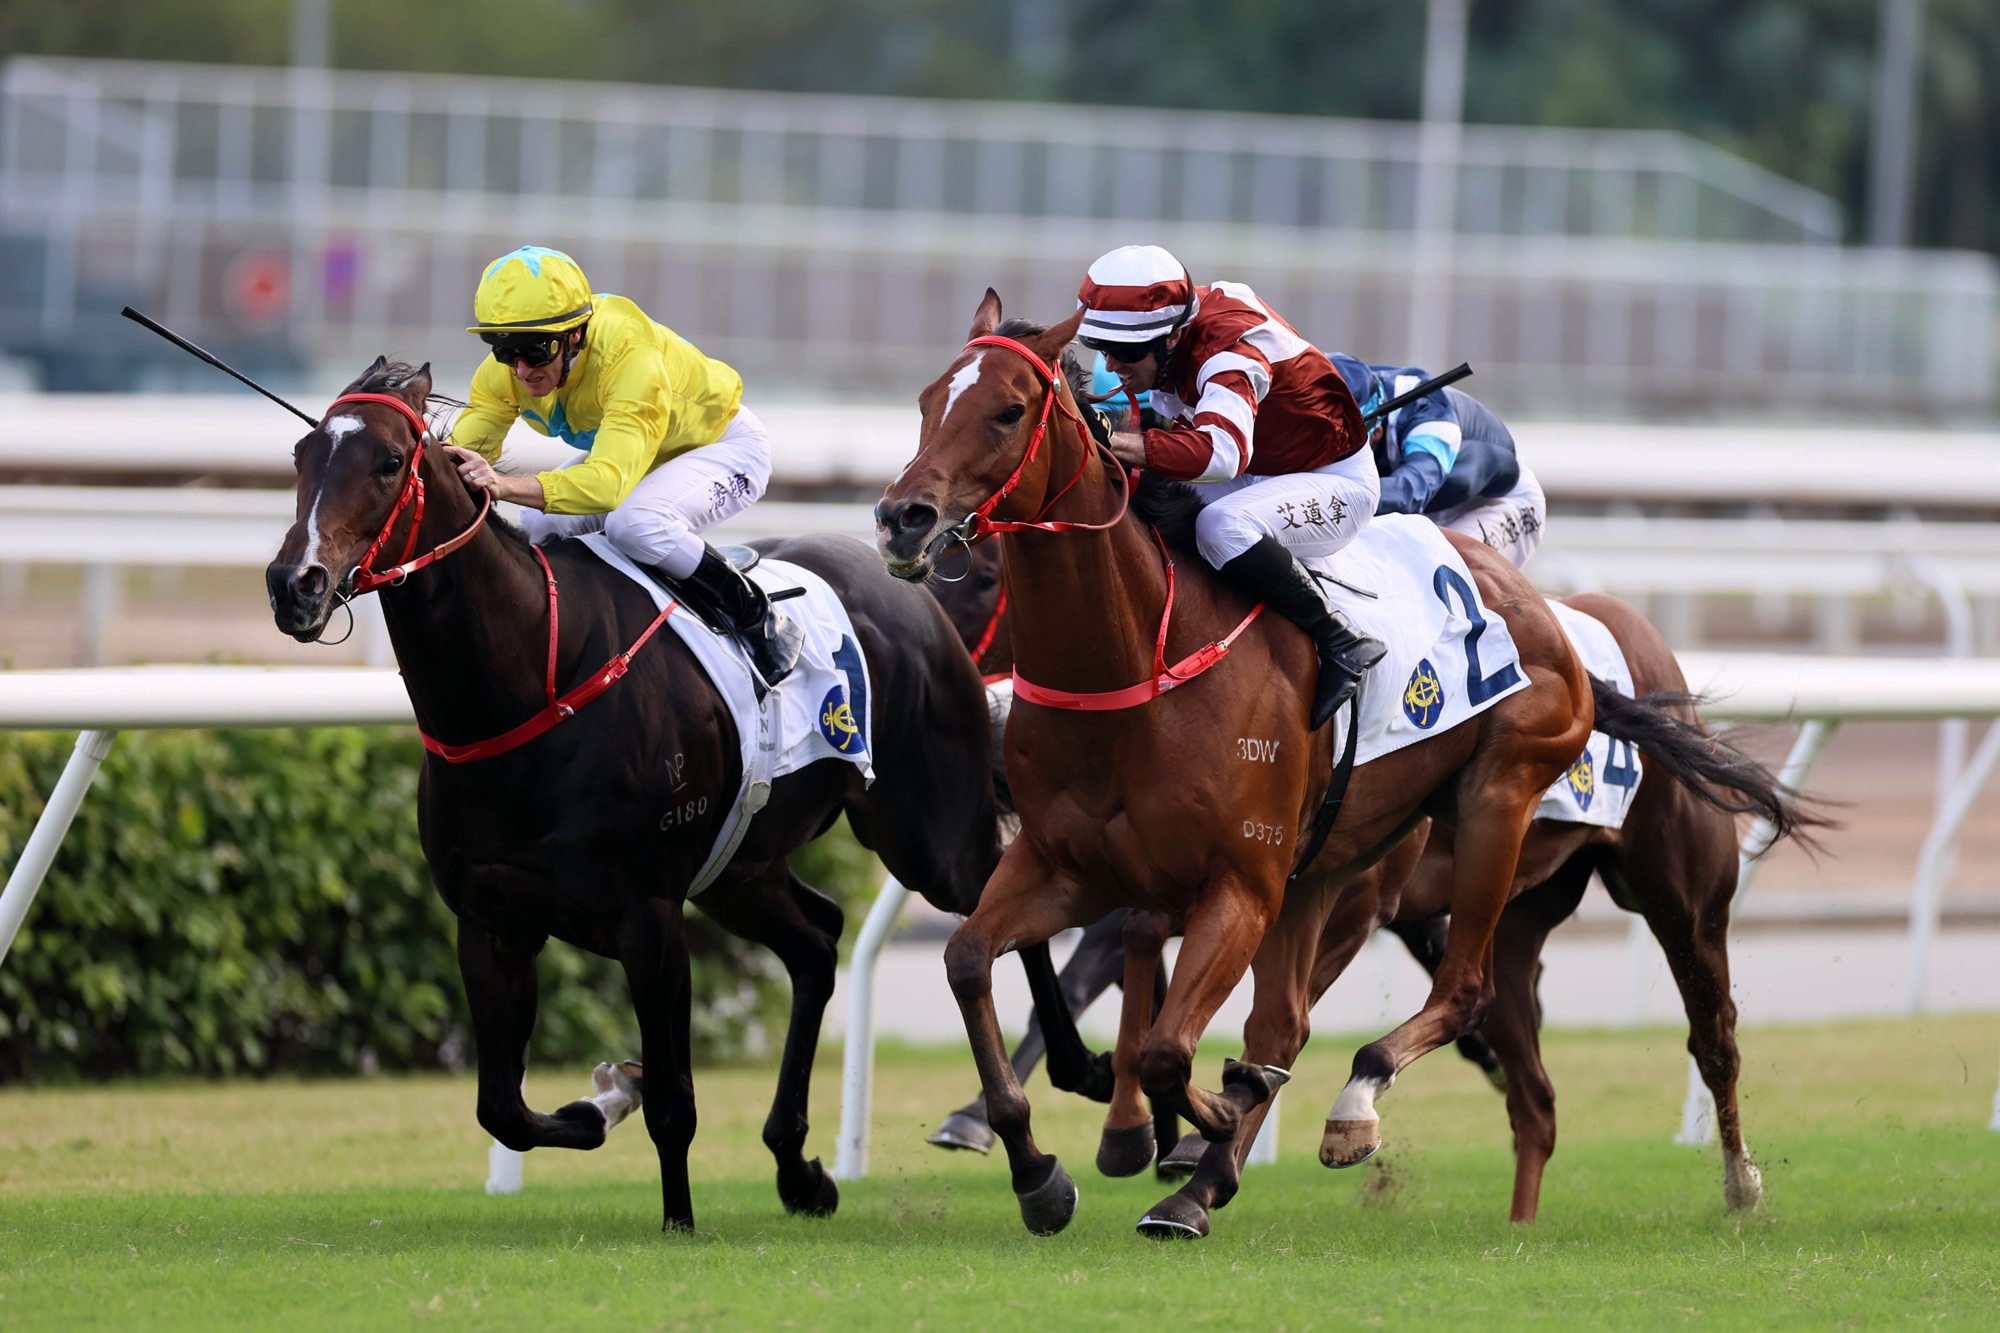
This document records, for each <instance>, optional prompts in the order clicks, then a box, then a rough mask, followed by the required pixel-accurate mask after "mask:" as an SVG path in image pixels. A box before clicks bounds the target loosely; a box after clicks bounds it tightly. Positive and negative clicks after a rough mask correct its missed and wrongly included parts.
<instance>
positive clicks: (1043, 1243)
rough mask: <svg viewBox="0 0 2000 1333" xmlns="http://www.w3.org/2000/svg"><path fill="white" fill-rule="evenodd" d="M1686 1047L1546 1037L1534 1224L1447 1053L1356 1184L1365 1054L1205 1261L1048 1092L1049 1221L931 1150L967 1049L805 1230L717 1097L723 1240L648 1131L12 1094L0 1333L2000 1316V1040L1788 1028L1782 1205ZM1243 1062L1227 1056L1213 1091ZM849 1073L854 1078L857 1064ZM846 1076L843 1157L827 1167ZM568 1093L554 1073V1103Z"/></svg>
mask: <svg viewBox="0 0 2000 1333" xmlns="http://www.w3.org/2000/svg"><path fill="white" fill-rule="evenodd" d="M1679 1040H1680V1038H1679V1034H1677V1033H1672V1032H1668V1031H1665V1030H1648V1031H1641V1032H1621V1033H1587V1034H1554V1035H1552V1036H1551V1037H1550V1039H1549V1063H1550V1067H1551V1070H1552V1072H1553V1074H1554V1076H1555V1080H1556V1086H1557V1090H1558V1094H1559V1096H1560V1097H1561V1099H1562V1101H1561V1116H1562V1135H1563V1137H1562V1143H1561V1146H1560V1147H1559V1148H1558V1150H1557V1154H1556V1157H1555V1159H1554V1161H1553V1163H1552V1164H1551V1166H1550V1170H1549V1176H1548V1181H1547V1185H1546V1188H1545V1190H1544V1193H1543V1202H1542V1220H1541V1222H1540V1223H1538V1224H1537V1225H1535V1226H1533V1227H1528V1228H1516V1227H1510V1226H1508V1224H1507V1223H1506V1221H1505V1215H1506V1205H1507V1193H1508V1186H1509V1181H1510V1178H1511V1169H1512V1166H1511V1161H1510V1158H1509V1155H1508V1152H1507V1132H1506V1126H1505V1118H1504V1114H1503V1112H1502V1109H1501V1107H1500V1104H1499V1098H1498V1097H1497V1096H1495V1095H1494V1093H1493V1092H1492V1091H1491V1090H1490V1089H1488V1088H1487V1087H1486V1086H1485V1085H1484V1083H1483V1081H1482V1080H1481V1079H1480V1078H1479V1077H1478V1075H1477V1074H1476V1072H1475V1071H1473V1070H1471V1069H1470V1067H1469V1066H1465V1065H1464V1064H1463V1062H1462V1061H1459V1060H1458V1059H1457V1058H1456V1057H1455V1056H1454V1055H1452V1054H1451V1053H1450V1052H1440V1053H1438V1054H1437V1055H1434V1056H1432V1057H1430V1058H1428V1059H1426V1060H1424V1061H1422V1062H1420V1063H1419V1064H1418V1065H1416V1066H1414V1067H1413V1068H1412V1069H1411V1070H1410V1071H1409V1072H1408V1073H1407V1074H1406V1075H1405V1076H1404V1078H1403V1080H1402V1081H1401V1082H1399V1083H1398V1085H1397V1087H1396V1088H1395V1090H1394V1091H1393V1092H1392V1093H1391V1094H1389V1095H1388V1096H1387V1097H1385V1098H1384V1099H1383V1102H1382V1110H1383V1114H1384V1126H1385V1131H1386V1136H1387V1145H1388V1146H1387V1147H1386V1149H1385V1151H1384V1154H1383V1156H1382V1158H1381V1159H1379V1160H1378V1162H1376V1163H1371V1164H1370V1165H1368V1166H1365V1167H1362V1168H1360V1169H1359V1170H1355V1171H1349V1172H1339V1173H1336V1172H1329V1171H1326V1170H1324V1169H1322V1168H1321V1167H1320V1166H1319V1165H1318V1163H1317V1161H1316V1159H1315V1158H1314V1157H1313V1155H1312V1153H1313V1148H1314V1146H1315V1145H1316V1142H1317V1133H1318V1127H1317V1121H1318V1120H1319V1118H1320V1116H1321V1115H1322V1114H1323V1112H1324V1108H1325V1105H1326V1104H1327V1102H1328V1101H1330V1099H1331V1097H1332V1095H1333V1093H1334V1091H1335V1090H1336V1089H1337V1088H1338V1085H1339V1083H1340V1081H1341V1076H1342V1074H1343V1073H1344V1069H1345V1064H1346V1060H1347V1058H1348V1056H1349V1055H1350V1054H1351V1051H1352V1048H1353V1042H1352V1041H1318V1042H1315V1044H1314V1046H1313V1047H1312V1048H1311V1049H1309V1050H1308V1052H1307V1054H1306V1055H1305V1056H1304V1057H1303V1058H1302V1059H1301V1060H1300V1062H1299V1070H1298V1078H1297V1080H1296V1081H1295V1082H1294V1084H1293V1085H1292V1087H1291V1088H1289V1089H1288V1090H1287V1093H1286V1100H1285V1116H1284V1124H1283V1134H1282V1136H1281V1138H1282V1141H1283V1148H1284V1156H1283V1157H1282V1159H1281V1161H1280V1163H1279V1165H1277V1166H1275V1167H1265V1168H1255V1169H1253V1170H1252V1171H1251V1172H1250V1173H1249V1175H1248V1178H1247V1180H1246V1184H1245V1189H1244V1192H1243V1194H1242V1195H1241V1196H1240V1197H1239V1198H1238V1200H1237V1201H1236V1202H1235V1203H1234V1204H1232V1205H1231V1206H1230V1207H1229V1208H1228V1209H1226V1210H1224V1211H1222V1212H1219V1213H1218V1214H1216V1218H1215V1222H1216V1232H1215V1235H1213V1236H1212V1237H1211V1238H1209V1239H1208V1240H1207V1241H1203V1242H1199V1243H1195V1244H1184V1243H1183V1244H1173V1245H1158V1244H1153V1243H1150V1242H1146V1241H1143V1240H1141V1239H1139V1238H1138V1237H1136V1236H1134V1235H1133V1234H1132V1231H1131V1226H1132V1223H1133V1221H1134V1220H1135V1219H1136V1218H1137V1217H1138V1215H1139V1214H1140V1213H1141V1212H1142V1211H1143V1210H1144V1208H1145V1207H1146V1206H1147V1205H1148V1204H1150V1203H1152V1202H1153V1201H1154V1200H1155V1199H1156V1198H1158V1197H1159V1195H1160V1194H1161V1193H1163V1192H1164V1191H1163V1189H1162V1187H1160V1186H1158V1185H1156V1184H1155V1183H1154V1182H1153V1181H1152V1180H1151V1179H1150V1177H1145V1178H1140V1179H1136V1180H1125V1181H1112V1180H1105V1179H1103V1178H1102V1177H1099V1176H1098V1175H1097V1174H1096V1172H1095V1171H1094V1169H1092V1167H1091V1164H1090V1161H1091V1154H1092V1151H1093V1150H1094V1146H1095V1139H1096V1123H1097V1114H1098V1113H1097V1111H1096V1110H1095V1108H1091V1107H1088V1106H1085V1105H1082V1104H1080V1103H1077V1102H1076V1101H1075V1100H1074V1099H1069V1098H1063V1097H1059V1096H1057V1095H1055V1094H1052V1093H1050V1092H1049V1091H1048V1089H1047V1087H1046V1085H1043V1084H1039V1083H1037V1084H1036V1085H1034V1086H1032V1087H1031V1093H1033V1094H1034V1095H1035V1096H1036V1100H1037V1103H1038V1119H1037V1130H1038V1136H1039V1137H1040V1139H1041V1141H1042V1143H1043V1145H1044V1146H1045V1147H1047V1148H1050V1149H1052V1150H1054V1151H1057V1152H1059V1153H1061V1154H1062V1156H1063V1157H1064V1159H1065V1161H1066V1163H1067V1164H1068V1166H1069V1168H1070V1170H1071V1172H1072V1174H1074V1175H1075V1177H1076V1178H1077V1181H1078V1184H1079V1185H1080V1187H1081V1189H1082V1207H1081V1209H1080V1211H1079V1213H1078V1216H1077V1219H1076V1221H1075V1222H1074V1223H1073V1224H1072V1225H1071V1226H1070V1228H1069V1229H1068V1230H1067V1231H1066V1232H1064V1233H1063V1234H1062V1235H1061V1236H1058V1237H1054V1238H1049V1239H1039V1240H1038V1239H1035V1238H1033V1237H1030V1236H1028V1235H1026V1234H1025V1232H1023V1231H1022V1229H1021V1227H1020V1224H1019V1221H1018V1215H1017V1213H1016V1210H1015V1207H1014V1202H1013V1198H1012V1195H1011V1194H1010V1193H1009V1191H1008V1189H1007V1180H1006V1173H1005V1170H1004V1168H1003V1167H1002V1166H1001V1164H1000V1163H998V1162H996V1161H991V1160H987V1159H981V1158H978V1157H973V1156H970V1155H963V1154H960V1155H947V1154H943V1153H939V1152H937V1151H936V1150H934V1149H930V1148H927V1147H925V1146H924V1145H923V1144H922V1143H921V1135H920V1130H921V1128H922V1127H923V1126H924V1125H925V1124H928V1123H930V1122H932V1121H934V1120H935V1119H937V1118H938V1117H939V1116H941V1115H942V1114H943V1113H944V1112H946V1111H948V1110H949V1109H951V1107H952V1106H954V1105H955V1104H957V1103H958V1102H959V1101H960V1100H962V1099H963V1098H964V1096H965V1095H967V1094H968V1093H969V1092H970V1089H971V1082H970V1076H969V1073H968V1071H967V1066H966V1061H965V1058H964V1055H963V1053H962V1052H956V1053H955V1052H949V1051H944V1052H939V1051H912V1050H906V1049H895V1048H888V1049H885V1050H884V1052H883V1059H882V1062H881V1066H880V1069H879V1072H878V1075H877V1089H876V1099H877V1106H878V1115H877V1123H876V1146H875V1161H874V1166H875V1172H874V1174H872V1175H871V1176H870V1177H869V1179H867V1180H865V1181H861V1182H852V1183H849V1184H847V1185H844V1186H843V1187H842V1191H843V1192H842V1202H841V1209H840V1213H839V1215H838V1216H837V1217H835V1218H832V1219H829V1220H826V1221H820V1222H812V1221H804V1220H800V1219H795V1218H789V1217H786V1216H785V1215H784V1213H783V1211H782V1209H781V1208H780V1207H779V1206H778V1203H777V1200H776V1197H775V1194H774V1192H773V1190H772V1188H771V1185H770V1181H769V1170H768V1165H767V1163H768V1158H767V1157H766V1156H765V1155H764V1153H763V1150H762V1148H761V1147H760V1146H759V1145H758V1143H757V1127H758V1125H759V1123H760V1122H761V1119H762V1115H763V1110H764V1103H765V1100H766V1098H767V1097H768V1095H769V1090H770V1083H771V1072H770V1071H769V1070H765V1069H728V1070H706V1071H701V1072H700V1073H699V1075H698V1078H697V1085H698V1090H699V1092H700V1095H701V1097H702V1129H701V1134H700V1137H699V1139H698V1140H697V1146H696V1156H695V1170H696V1179H697V1184H696V1187H695V1207H696V1210H697V1217H698V1220H699V1223H700V1229H699V1230H698V1231H697V1232H696V1233H695V1234H694V1235H689V1236H672V1237H663V1236H662V1235H660V1234H659V1232H658V1230H657V1227H658V1221H659V1197H658V1192H657V1184H656V1174H655V1168H654V1162H653V1157H652V1152H651V1147H650V1144H649V1143H648V1142H647V1140H646V1138H645V1135H644V1133H643V1130H642V1128H641V1127H640V1126H639V1125H638V1124H636V1123H634V1124H631V1125H627V1126H624V1127H621V1129H620V1130H619V1131H618V1132H617V1133H616V1134H614V1135H613V1137H612V1142H611V1143H610V1144H608V1145H607V1146H606V1148H604V1149H602V1150H600V1151H599V1152H596V1153H589V1154H576V1153H569V1154H558V1153H553V1152H538V1153H535V1154H532V1155H530V1157H529V1159H528V1163H527V1179H528V1187H527V1190H526V1192H525V1193H524V1194H522V1195H520V1196H519V1197H515V1198H507V1199H491V1198H487V1197H486V1196H485V1195H484V1194H483V1193H482V1192H481V1188H480V1181H481V1180H482V1179H483V1175H484V1166H485V1151H484V1145H485V1142H486V1140H485V1139H484V1138H483V1137H482V1136H481V1135H480V1134H479V1131H478V1129H477V1127H476V1126H475V1125H473V1124H472V1123H471V1101H472V1087H471V1084H470V1081H469V1080H467V1079H463V1078H448V1077H443V1076H436V1077H412V1078H380V1079H374V1080H367V1081H354V1082H288V1081H273V1082H264V1083H249V1082H229V1083H221V1084H195V1083H143V1084H134V1085H126V1086H119V1087H113V1088H73V1089H61V1088H58V1089H40V1090H28V1091H22V1090H12V1091H8V1092H5V1093H0V1327H6V1328H14V1327H18V1328H55V1327H61V1328H64V1329H69V1328H75V1327H107V1328H119V1329H125V1328H134V1329H151V1328H172V1329H177V1328H195V1327H200V1328H215V1327H242V1326H248V1327H282V1328H284V1329H287V1330H300V1331H303V1330H309V1329H318V1328H342V1329H348V1328H376V1327H391V1328H393V1327H432V1326H435V1327H467V1328H482V1327H485V1328H496V1329H513V1328H583V1327H596V1328H603V1327H606V1326H607V1325H608V1326H613V1327H617V1328H620V1329H648V1328H679V1327H687V1328H743V1329H778V1328H787V1327H791V1328H811V1327H827V1326H839V1327H854V1328H873V1327H895V1328H914V1327H928V1328H945V1327H970V1328H979V1329H985V1328H1019V1327H1036V1328H1045V1329H1054V1328H1069V1327H1081V1326H1086V1325H1088V1326H1093V1327H1096V1326H1102V1325H1105V1324H1107V1323H1112V1322H1114V1321H1116V1322H1117V1323H1118V1324H1120V1325H1122V1326H1129V1327H1144V1326H1145V1325H1146V1324H1147V1323H1148V1322H1158V1321H1161V1320H1165V1319H1172V1320H1174V1321H1175V1322H1176V1323H1189V1324H1196V1325H1202V1326H1216V1327H1245V1328H1256V1329H1259V1330H1264V1331H1266V1333H1270V1331H1275V1330H1280V1329H1283V1330H1286V1331H1287V1333H1298V1331H1299V1330H1303V1329H1306V1328H1322V1329H1325V1328H1336V1327H1345V1326H1352V1325H1356V1324H1361V1325H1374V1324H1386V1325H1392V1326H1405V1327H1421V1326H1452V1327H1467V1326H1470V1327H1475V1328H1487V1327H1511V1326H1515V1325H1527V1324H1540V1325H1557V1326H1576V1325H1602V1326H1609V1327H1621V1328H1624V1327H1655V1326H1664V1327H1673V1328H1682V1327H1694V1326H1700V1327H1728V1328H1735V1327H1744V1328H1766V1327H1803V1328H1832V1327H1865V1326H1873V1325H1887V1324H1896V1325H1899V1326H1900V1325H1906V1324H1910V1323H1928V1322H1933V1321H1937V1320H1941V1319H1948V1320H1949V1321H1950V1322H1951V1323H1953V1324H1960V1325H1967V1326H1973V1327H1980V1326H1985V1327H1991V1326H1993V1325H1994V1324H1995V1322H1996V1321H1997V1320H2000V1293H1996V1285H1995V1284H1996V1281H2000V1208H1997V1207H1996V1205H1995V1203H1994V1200H1995V1199H1996V1198H2000V1136H1994V1135H1991V1134H1989V1133H1987V1131H1986V1130H1985V1128H1984V1126H1985V1123H1986V1118H1987V1114H1988V1112H1989V1110H1990V1099H1991V1096H1992V1079H1993V1074H1994V1057H1995V1054H1996V1051H2000V1022H1995V1021H1994V1020H1992V1019H1989V1018H1948V1019H1931V1020H1924V1021H1920V1022H1907V1023H1904V1022H1885V1023H1857V1024H1842V1025H1829V1026H1820V1027H1811V1028H1762V1029H1756V1030H1752V1031H1749V1032H1747V1033H1746V1034H1745V1036H1744V1040H1743V1046H1744V1052H1745V1057H1746V1065H1747V1068H1746V1071H1745V1078H1744V1102H1745V1110H1746V1116H1747V1121H1748V1124H1749V1126H1750V1132H1751V1144H1752V1147H1753V1149H1754V1150H1755V1151H1756V1154H1757V1156H1758V1159H1759V1161H1760V1162H1761V1163H1762V1165H1763V1167H1764V1172H1765V1180H1766V1185H1767V1191H1768V1203H1767V1205H1766V1207H1765V1209H1764V1210H1763V1211H1762V1212H1761V1213H1759V1214H1757V1215H1755V1216H1754V1217H1750V1218H1746V1219H1741V1220H1739V1219H1736V1218H1732V1217H1730V1216H1728V1215H1726V1214H1725V1213H1724V1211H1723V1209H1722V1202H1721V1189H1720V1170H1719V1166H1718V1163H1717V1159H1716V1157H1715V1155H1714V1153H1713V1151H1712V1150H1710V1151H1706V1152H1702V1151H1696V1150H1691V1149H1686V1148H1677V1147H1674V1146H1672V1145H1671V1144H1670V1143H1669V1142H1668V1139H1669V1137H1670V1136H1671V1134H1672V1133H1673V1131H1674V1129H1675V1128H1676V1126H1677V1124H1678V1118H1679V1101H1680V1095H1681V1092H1682V1088H1683V1080H1684V1078H1685V1068H1686V1062H1685V1057H1684V1056H1682V1055H1681V1054H1680V1050H1679ZM1220 1053H1221V1052H1220V1051H1214V1052H1211V1051H1206V1050H1205V1051H1204V1053H1203V1060H1204V1068H1205V1069H1208V1072H1209V1073H1210V1074H1212V1073H1213V1069H1212V1068H1209V1066H1211V1065H1212V1064H1213V1063H1214V1058H1215V1057H1217V1056H1219V1055H1220ZM834 1055H837V1053H834ZM836 1071H837V1063H836V1062H835V1060H834V1059H833V1058H831V1057H830V1058H829V1059H828V1061H827V1062H826V1063H825V1064H823V1065H822V1067H821V1070H820V1076H819V1079H818V1081H817V1086H816V1090H815V1096H814V1114H815V1116H816V1125H817V1128H816V1130H815V1134H814V1148H813V1151H816V1152H821V1153H823V1154H825V1155H827V1156H829V1157H830V1156H831V1151H830V1145H831V1137H832V1126H833V1125H834V1123H835V1120H836V1105H835V1103H836V1100H837V1072H836ZM581 1090H582V1083H581V1076H580V1074H579V1073H578V1072H577V1071H555V1072H552V1073H549V1074H545V1075H541V1076H538V1077H537V1078H536V1079H535V1080H533V1081H531V1085H530V1095H531V1099H532V1100H534V1101H535V1103H536V1104H537V1105H542V1106H549V1105H553V1104H554V1103H556V1102H558V1101H560V1100H562V1099H564V1098H566V1097H569V1096H572V1095H574V1094H575V1093H576V1092H578V1091H581Z"/></svg>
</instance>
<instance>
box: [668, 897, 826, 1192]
mask: <svg viewBox="0 0 2000 1333" xmlns="http://www.w3.org/2000/svg"><path fill="white" fill-rule="evenodd" d="M702 910H703V911H704V912H705V913H707V915H708V916H709V917H711V918H712V919H714V920H715V921H716V922H717V923H719V924H720V925H721V926H722V927H723V928H724V929H726V930H728V931H730V932H732V933H734V934H737V935H740V936H742V937H743V938H744V939H746V940H752V941H754V942H756V943H758V944H761V945H763V946H765V947H766V948H768V949H769V950H770V951H771V952H772V953H774V954H776V955H778V961H779V962H781V963H783V964H784V965H785V971H786V973H787V974H788V975H789V976H790V977H791V981H792V1014H791V1021H790V1023H789V1024H788V1025H787V1027H786V1029H785V1054H784V1058H783V1060H782V1061H781V1062H780V1063H779V1066H778V1090H777V1093H776V1095H775V1096H774V1098H773V1099H772V1102H771V1114H770V1117H769V1118H768V1119H767V1120H765V1122H764V1146H765V1147H766V1148H769V1149H770V1150H771V1155H772V1156H773V1157H775V1158H776V1159H777V1162H778V1198H779V1199H780V1200H782V1201H783V1202H784V1205H785V1211H786V1212H788V1213H804V1214H805V1215H806V1216H808V1217H829V1216H831V1215H832V1214H833V1211H834V1209H835V1208H837V1207H838V1206H839V1204H840V1189H839V1187H838V1186H836V1185H835V1184H834V1183H833V1177H832V1176H830V1175H828V1174H827V1172H826V1169H825V1168H824V1167H823V1166H821V1165H820V1161H819V1159H818V1158H817V1157H815V1158H813V1159H812V1160H811V1161H807V1160H806V1156H805V1146H806V1132H807V1125H806V1101H807V1094H808V1093H809V1092H810V1090H811V1086H812V1065H813V1057H814V1055H815V1054H816V1053H817V1052H818V1050H819V1032H820V1024H821V1022H822V1021H823V1020H824V1018H825V1016H826V1006H827V1001H829V1000H830V999H832V998H833V974H834V966H835V964H836V963H837V962H838V960H839V952H840V950H839V946H840V928H841V915H840V908H839V906H838V905H837V904H835V903H834V902H833V900H832V899H830V898H828V897H826V896H825V895H824V894H822V893H820V892H819V891H818V890H817V889H815V888H813V887H812V886H811V885H810V884H807V883H806V882H805V881H804V880H802V879H800V878H799V877H798V876H797V875H795V874H793V873H792V872H791V869H790V868H789V867H788V866H787V865H786V864H785V863H784V862H783V861H779V862H776V863H775V864H773V865H771V866H769V867H766V868H765V869H764V870H763V871H762V872H761V873H760V874H759V875H758V876H757V878H756V879H755V880H752V881H750V882H749V883H745V884H742V885H740V886H737V885H731V886H730V889H729V891H728V892H726V893H718V894H716V895H715V902H714V905H713V906H712V907H711V906H709V905H707V904H706V902H704V905H703V908H702Z"/></svg>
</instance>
